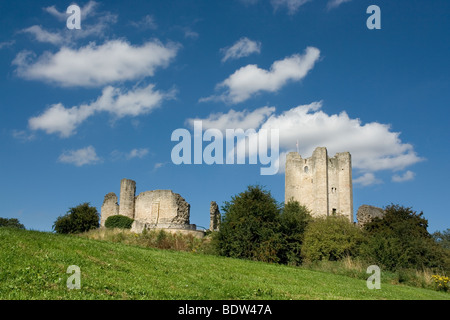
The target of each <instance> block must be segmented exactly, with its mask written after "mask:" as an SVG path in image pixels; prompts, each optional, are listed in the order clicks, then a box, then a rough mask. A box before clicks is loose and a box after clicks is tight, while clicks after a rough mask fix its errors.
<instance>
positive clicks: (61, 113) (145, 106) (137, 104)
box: [28, 84, 174, 137]
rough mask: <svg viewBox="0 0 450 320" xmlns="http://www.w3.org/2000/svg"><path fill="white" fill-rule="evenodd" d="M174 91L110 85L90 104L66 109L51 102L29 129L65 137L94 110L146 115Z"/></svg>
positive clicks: (118, 113)
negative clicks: (127, 88) (125, 88)
mask: <svg viewBox="0 0 450 320" xmlns="http://www.w3.org/2000/svg"><path fill="white" fill-rule="evenodd" d="M173 95H174V93H173V92H169V93H163V92H160V91H157V90H155V89H154V85H152V84H150V85H148V86H146V87H142V88H141V87H138V88H135V89H132V90H128V91H125V90H121V89H119V88H115V87H112V86H108V87H106V88H104V89H103V91H102V94H101V96H100V97H98V98H97V100H95V101H94V102H92V103H90V104H82V105H80V106H74V107H71V108H66V107H65V106H64V105H62V104H61V103H57V104H53V105H51V106H50V107H49V108H48V109H46V110H45V111H44V112H43V113H42V114H40V115H38V116H36V117H32V118H30V119H29V120H28V125H29V127H30V129H31V130H44V131H45V132H46V133H48V134H52V133H57V134H59V135H60V136H61V137H69V136H71V135H73V134H74V133H75V132H76V129H77V127H78V126H79V125H80V124H81V123H82V122H83V121H85V120H86V119H87V118H89V117H90V116H92V115H94V114H95V113H98V112H108V113H110V114H111V115H113V116H114V117H115V118H117V119H119V118H123V117H125V116H131V117H135V116H138V115H142V114H148V113H150V112H151V111H152V110H153V109H155V108H157V107H159V106H160V104H161V102H162V101H163V100H165V99H171V98H173Z"/></svg>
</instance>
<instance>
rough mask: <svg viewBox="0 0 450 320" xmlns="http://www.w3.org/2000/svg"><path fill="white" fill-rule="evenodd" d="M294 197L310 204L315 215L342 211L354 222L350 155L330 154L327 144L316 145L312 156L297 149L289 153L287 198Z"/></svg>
mask: <svg viewBox="0 0 450 320" xmlns="http://www.w3.org/2000/svg"><path fill="white" fill-rule="evenodd" d="M291 198H293V199H294V200H296V201H298V202H299V203H300V204H302V205H305V206H306V207H308V208H309V209H310V210H311V212H312V214H313V215H314V216H327V215H332V214H341V215H345V216H346V217H348V219H349V221H351V222H353V190H352V176H351V156H350V153H348V152H343V153H338V154H336V156H334V157H333V158H328V154H327V149H326V148H322V147H319V148H316V149H315V150H314V152H313V154H312V156H311V157H310V158H307V159H303V158H302V157H301V156H300V155H299V154H298V153H297V152H291V153H289V154H288V155H287V156H286V171H285V201H286V202H288V201H289V200H290V199H291Z"/></svg>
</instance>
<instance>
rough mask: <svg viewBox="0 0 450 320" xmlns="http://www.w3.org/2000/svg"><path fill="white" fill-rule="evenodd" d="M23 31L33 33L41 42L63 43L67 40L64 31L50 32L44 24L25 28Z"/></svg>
mask: <svg viewBox="0 0 450 320" xmlns="http://www.w3.org/2000/svg"><path fill="white" fill-rule="evenodd" d="M21 32H23V33H29V34H32V35H33V36H34V37H35V39H36V40H37V41H39V42H45V43H51V44H54V45H59V44H62V43H64V42H65V40H66V39H65V38H64V36H63V34H62V33H52V32H48V31H46V30H44V29H43V28H42V26H38V25H34V26H31V27H29V28H26V29H23V30H22V31H21Z"/></svg>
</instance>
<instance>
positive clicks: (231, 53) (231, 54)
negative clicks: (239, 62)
mask: <svg viewBox="0 0 450 320" xmlns="http://www.w3.org/2000/svg"><path fill="white" fill-rule="evenodd" d="M221 51H222V52H223V53H224V56H223V58H222V62H225V61H227V60H228V59H239V58H243V57H248V56H249V55H251V54H252V53H260V52H261V42H256V41H253V40H250V39H249V38H247V37H243V38H241V39H239V40H238V41H237V42H236V43H235V44H233V45H232V46H231V47H227V48H223V49H221Z"/></svg>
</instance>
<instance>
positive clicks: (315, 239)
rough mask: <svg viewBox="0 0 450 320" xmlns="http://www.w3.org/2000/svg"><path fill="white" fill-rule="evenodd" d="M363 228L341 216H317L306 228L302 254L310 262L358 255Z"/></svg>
mask: <svg viewBox="0 0 450 320" xmlns="http://www.w3.org/2000/svg"><path fill="white" fill-rule="evenodd" d="M362 241H363V234H362V232H361V230H360V229H359V228H358V227H356V226H355V225H354V224H352V223H351V222H349V221H348V219H347V218H345V217H341V216H328V217H323V218H315V219H314V220H313V221H312V222H311V223H310V224H309V225H308V227H307V228H306V231H305V236H304V240H303V247H302V256H303V258H304V259H305V260H306V261H308V262H313V261H320V260H330V261H335V260H341V259H343V258H345V257H352V256H357V255H358V253H359V246H360V244H361V243H362Z"/></svg>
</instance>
